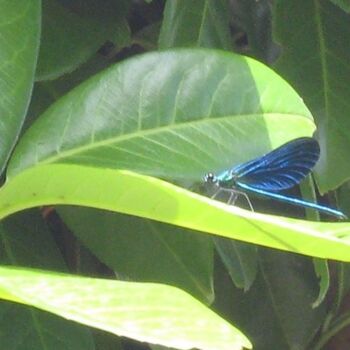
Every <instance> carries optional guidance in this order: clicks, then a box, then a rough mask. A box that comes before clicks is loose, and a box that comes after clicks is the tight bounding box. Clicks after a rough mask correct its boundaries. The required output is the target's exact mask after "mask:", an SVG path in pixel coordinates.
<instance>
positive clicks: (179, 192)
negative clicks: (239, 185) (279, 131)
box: [0, 164, 350, 261]
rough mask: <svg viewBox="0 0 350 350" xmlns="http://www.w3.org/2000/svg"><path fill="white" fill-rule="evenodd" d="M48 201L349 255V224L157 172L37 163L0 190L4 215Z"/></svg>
mask: <svg viewBox="0 0 350 350" xmlns="http://www.w3.org/2000/svg"><path fill="white" fill-rule="evenodd" d="M47 204H73V205H83V206H88V207H94V208H99V209H106V210H111V211H116V212H120V213H124V214H131V215H135V216H140V217H145V218H148V219H153V220H156V221H161V222H165V223H170V224H173V225H177V226H182V227H186V228H189V229H193V230H197V231H203V232H207V233H212V234H216V235H220V236H223V237H228V238H234V239H238V240H241V241H246V242H251V243H255V244H260V245H264V246H268V247H272V248H277V249H282V250H285V251H292V252H296V253H299V254H305V255H310V256H315V257H320V258H326V259H327V258H329V259H334V260H343V261H350V249H349V247H350V242H349V237H350V236H349V235H350V225H349V224H348V223H321V222H311V221H303V220H296V219H288V218H282V217H278V216H272V215H263V214H258V213H252V212H250V211H247V210H244V209H240V208H238V207H234V206H229V205H226V204H224V203H221V202H218V201H214V200H211V199H209V198H207V197H203V196H200V195H198V194H195V193H193V192H189V191H187V190H185V189H182V188H180V187H177V186H174V185H172V184H170V183H167V182H164V181H162V180H158V179H156V178H152V177H148V176H143V175H139V174H136V173H132V172H130V171H122V170H119V171H118V170H114V169H102V168H98V167H86V166H79V165H72V164H70V165H69V164H50V165H43V166H37V167H33V168H31V169H28V170H26V171H24V172H22V173H21V174H18V175H17V176H15V177H14V178H12V179H11V180H10V181H8V182H7V184H6V185H5V186H3V187H2V189H1V190H0V218H3V217H6V216H8V215H10V214H12V213H15V212H17V211H20V210H23V209H26V208H31V207H34V206H41V205H47Z"/></svg>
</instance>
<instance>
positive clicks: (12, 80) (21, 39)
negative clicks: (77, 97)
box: [0, 0, 40, 172]
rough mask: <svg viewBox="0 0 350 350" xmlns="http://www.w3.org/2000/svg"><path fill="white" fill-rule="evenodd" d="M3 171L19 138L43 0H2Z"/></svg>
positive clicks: (0, 92)
mask: <svg viewBox="0 0 350 350" xmlns="http://www.w3.org/2000/svg"><path fill="white" fill-rule="evenodd" d="M0 28H1V29H0V31H1V35H0V48H1V49H0V96H1V98H0V116H1V123H0V140H1V147H0V172H2V170H3V169H4V166H5V162H6V161H7V159H8V157H9V155H10V152H11V151H12V147H13V146H14V144H15V143H16V141H17V137H18V134H19V132H20V129H21V126H22V124H23V120H24V117H25V113H26V109H27V106H28V101H29V97H30V93H31V89H32V84H33V78H34V71H35V64H36V60H37V51H38V48H39V30H40V1H39V0H28V1H22V0H13V1H1V3H0Z"/></svg>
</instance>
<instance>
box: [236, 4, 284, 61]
mask: <svg viewBox="0 0 350 350" xmlns="http://www.w3.org/2000/svg"><path fill="white" fill-rule="evenodd" d="M232 7H233V8H232V12H233V21H234V24H235V25H236V26H239V28H240V29H243V31H244V32H245V33H246V35H247V38H248V47H246V46H244V47H243V48H240V47H237V49H236V50H239V49H241V50H242V49H243V50H244V51H245V52H247V51H248V50H249V51H248V52H249V54H250V55H253V57H256V58H259V59H260V60H261V61H263V62H274V61H275V59H276V55H277V53H278V48H277V47H276V44H275V43H274V42H273V38H272V28H271V9H270V8H271V3H270V1H269V0H260V1H256V0H236V1H235V2H234V5H232Z"/></svg>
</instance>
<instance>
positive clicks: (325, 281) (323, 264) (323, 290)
mask: <svg viewBox="0 0 350 350" xmlns="http://www.w3.org/2000/svg"><path fill="white" fill-rule="evenodd" d="M313 263H314V269H315V272H316V276H317V277H318V279H319V285H320V291H319V293H318V297H317V299H316V300H315V301H314V302H313V304H312V306H313V307H318V306H320V305H321V303H322V302H323V301H324V299H325V298H326V296H327V292H328V290H329V285H330V276H329V268H328V261H327V260H323V259H314V260H313Z"/></svg>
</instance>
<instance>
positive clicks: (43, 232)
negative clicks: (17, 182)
mask: <svg viewBox="0 0 350 350" xmlns="http://www.w3.org/2000/svg"><path fill="white" fill-rule="evenodd" d="M0 262H1V264H3V265H22V266H31V267H36V268H39V267H44V266H45V267H46V268H51V269H56V270H57V269H59V270H61V271H62V270H64V269H65V265H64V263H63V260H62V258H61V257H60V254H59V251H58V249H57V247H56V245H55V242H54V240H53V238H52V236H51V235H50V232H49V230H48V228H47V226H46V225H45V223H44V220H43V219H42V217H41V216H40V215H39V212H38V210H30V211H26V212H23V213H17V214H16V215H12V216H11V217H9V218H7V219H5V220H3V221H2V222H1V224H0ZM0 328H1V332H0V344H1V347H3V348H4V349H6V350H28V349H37V350H45V349H51V348H55V349H62V350H70V349H77V350H79V349H91V350H93V349H95V347H94V344H93V340H92V337H91V334H90V332H89V330H88V329H87V328H85V327H83V326H81V325H78V324H76V323H73V322H68V321H66V320H63V319H62V318H59V317H57V316H55V315H52V314H48V313H46V312H43V311H40V310H37V309H33V308H29V307H24V306H22V305H15V304H13V303H8V302H3V301H2V302H0ZM14 328H15V329H16V336H15V337H14ZM53 335H54V336H53Z"/></svg>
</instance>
